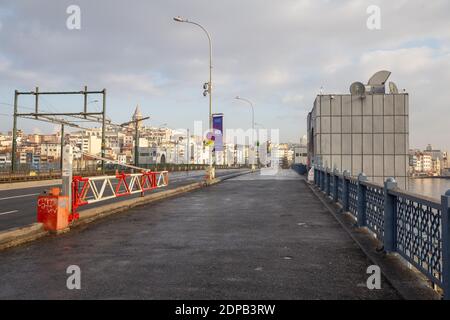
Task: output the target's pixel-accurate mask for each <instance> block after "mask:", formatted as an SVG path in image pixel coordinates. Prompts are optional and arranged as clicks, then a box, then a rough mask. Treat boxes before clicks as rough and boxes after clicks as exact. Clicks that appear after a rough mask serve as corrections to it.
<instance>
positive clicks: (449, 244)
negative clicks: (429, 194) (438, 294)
mask: <svg viewBox="0 0 450 320" xmlns="http://www.w3.org/2000/svg"><path fill="white" fill-rule="evenodd" d="M441 205H442V209H441V214H442V220H441V223H442V225H441V227H442V286H443V288H442V289H443V290H444V300H450V190H447V192H446V193H445V195H443V196H441Z"/></svg>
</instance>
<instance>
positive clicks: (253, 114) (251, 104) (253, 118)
mask: <svg viewBox="0 0 450 320" xmlns="http://www.w3.org/2000/svg"><path fill="white" fill-rule="evenodd" d="M236 100H242V101H245V102H247V103H248V104H249V105H250V107H252V129H253V130H254V129H255V108H254V105H253V102H251V101H250V100H248V99H245V98H241V97H239V96H237V97H236Z"/></svg>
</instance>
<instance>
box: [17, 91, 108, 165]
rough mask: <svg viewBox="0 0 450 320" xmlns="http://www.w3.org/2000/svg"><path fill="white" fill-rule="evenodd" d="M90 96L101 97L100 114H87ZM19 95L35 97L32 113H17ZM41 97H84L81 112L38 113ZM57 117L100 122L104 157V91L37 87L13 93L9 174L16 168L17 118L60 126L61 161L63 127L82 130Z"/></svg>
mask: <svg viewBox="0 0 450 320" xmlns="http://www.w3.org/2000/svg"><path fill="white" fill-rule="evenodd" d="M92 94H101V95H102V96H103V99H102V100H103V101H102V102H103V107H102V111H101V112H88V110H87V109H88V96H89V95H92ZM20 95H34V96H35V105H34V112H31V113H19V112H18V105H19V96H20ZM41 95H84V105H83V111H82V112H61V113H57V112H55V113H49V112H39V96H41ZM58 117H72V118H76V119H82V120H86V121H93V122H101V124H102V144H101V153H102V157H103V158H104V157H105V146H106V142H105V130H106V123H107V122H109V123H110V121H109V120H107V119H106V89H103V90H101V91H88V88H87V86H85V87H84V90H82V91H54V92H51V91H47V92H46V91H43V92H40V91H39V87H36V90H35V91H28V92H20V91H18V90H15V91H14V114H13V141H12V155H11V173H14V172H15V171H16V166H17V163H16V162H17V159H16V157H17V156H16V153H17V118H25V119H32V120H38V121H45V122H51V123H57V124H60V125H61V159H62V154H63V148H64V126H65V125H67V126H71V127H76V128H82V127H81V126H79V125H77V124H74V123H71V122H70V121H66V120H64V119H61V118H58ZM105 164H106V163H105V161H104V160H102V172H103V173H104V172H105Z"/></svg>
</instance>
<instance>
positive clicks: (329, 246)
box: [0, 171, 400, 312]
mask: <svg viewBox="0 0 450 320" xmlns="http://www.w3.org/2000/svg"><path fill="white" fill-rule="evenodd" d="M0 261H2V263H1V264H0V299H399V298H400V296H399V295H398V293H397V292H396V291H395V290H394V289H393V288H392V287H391V285H390V284H389V283H388V282H387V281H386V280H385V279H384V278H382V281H381V290H369V289H368V288H367V286H366V281H367V278H368V276H369V275H368V274H367V273H366V270H367V268H368V266H369V265H371V262H370V261H369V260H368V259H367V257H366V256H365V254H364V253H363V252H362V250H361V249H360V248H359V247H358V246H357V245H356V244H355V242H354V241H353V240H352V239H351V237H350V236H349V235H348V234H347V233H346V231H344V229H343V228H342V227H341V226H340V224H339V223H338V222H337V221H336V220H335V219H334V217H333V216H332V215H331V214H330V212H329V211H328V210H327V209H326V208H325V207H324V205H323V204H322V202H320V200H319V199H318V198H317V197H316V196H315V195H314V194H313V193H312V192H311V190H310V189H309V188H308V186H307V185H306V184H305V182H304V181H302V180H300V179H299V177H298V176H297V174H296V173H295V172H293V171H291V172H288V173H286V172H282V173H281V174H280V176H278V177H276V178H274V179H270V177H262V176H260V175H258V174H251V175H244V176H241V177H238V178H234V179H230V180H226V181H224V182H222V183H220V184H217V185H213V186H211V187H209V188H205V189H200V190H197V191H194V192H190V193H186V194H184V195H182V196H179V197H175V198H171V199H167V200H164V201H160V202H157V203H153V204H150V205H146V206H141V207H138V208H134V209H132V210H129V211H128V212H127V213H123V214H119V215H116V216H113V217H110V218H107V219H104V220H102V221H101V222H98V223H94V224H91V225H89V226H86V227H85V228H79V229H75V230H73V231H72V232H70V233H68V234H65V235H62V236H58V237H50V238H45V239H42V240H39V241H36V242H34V243H32V244H29V245H26V246H22V247H17V248H12V249H10V250H7V251H3V252H0ZM71 265H76V266H78V267H79V268H80V270H81V290H68V289H67V287H66V281H67V278H68V276H69V275H68V274H66V270H67V268H68V267H69V266H71ZM299 312H301V311H299Z"/></svg>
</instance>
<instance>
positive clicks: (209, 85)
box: [173, 16, 215, 179]
mask: <svg viewBox="0 0 450 320" xmlns="http://www.w3.org/2000/svg"><path fill="white" fill-rule="evenodd" d="M173 20H175V21H176V22H184V23H190V24H193V25H196V26H197V27H199V28H201V29H202V30H203V31H204V32H205V34H206V36H207V37H208V43H209V82H208V83H207V88H204V89H205V92H204V95H205V94H208V95H209V119H208V122H209V132H210V134H211V133H212V130H213V119H212V42H211V35H210V34H209V32H208V30H206V29H205V28H204V27H203V26H202V25H201V24H199V23H197V22H194V21H190V20H188V19H186V18H183V17H180V16H177V17H174V18H173ZM210 150H211V149H210ZM213 158H214V152H213V151H212V150H211V151H210V160H209V173H208V176H209V178H210V179H213V178H214V175H215V174H214V169H213Z"/></svg>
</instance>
